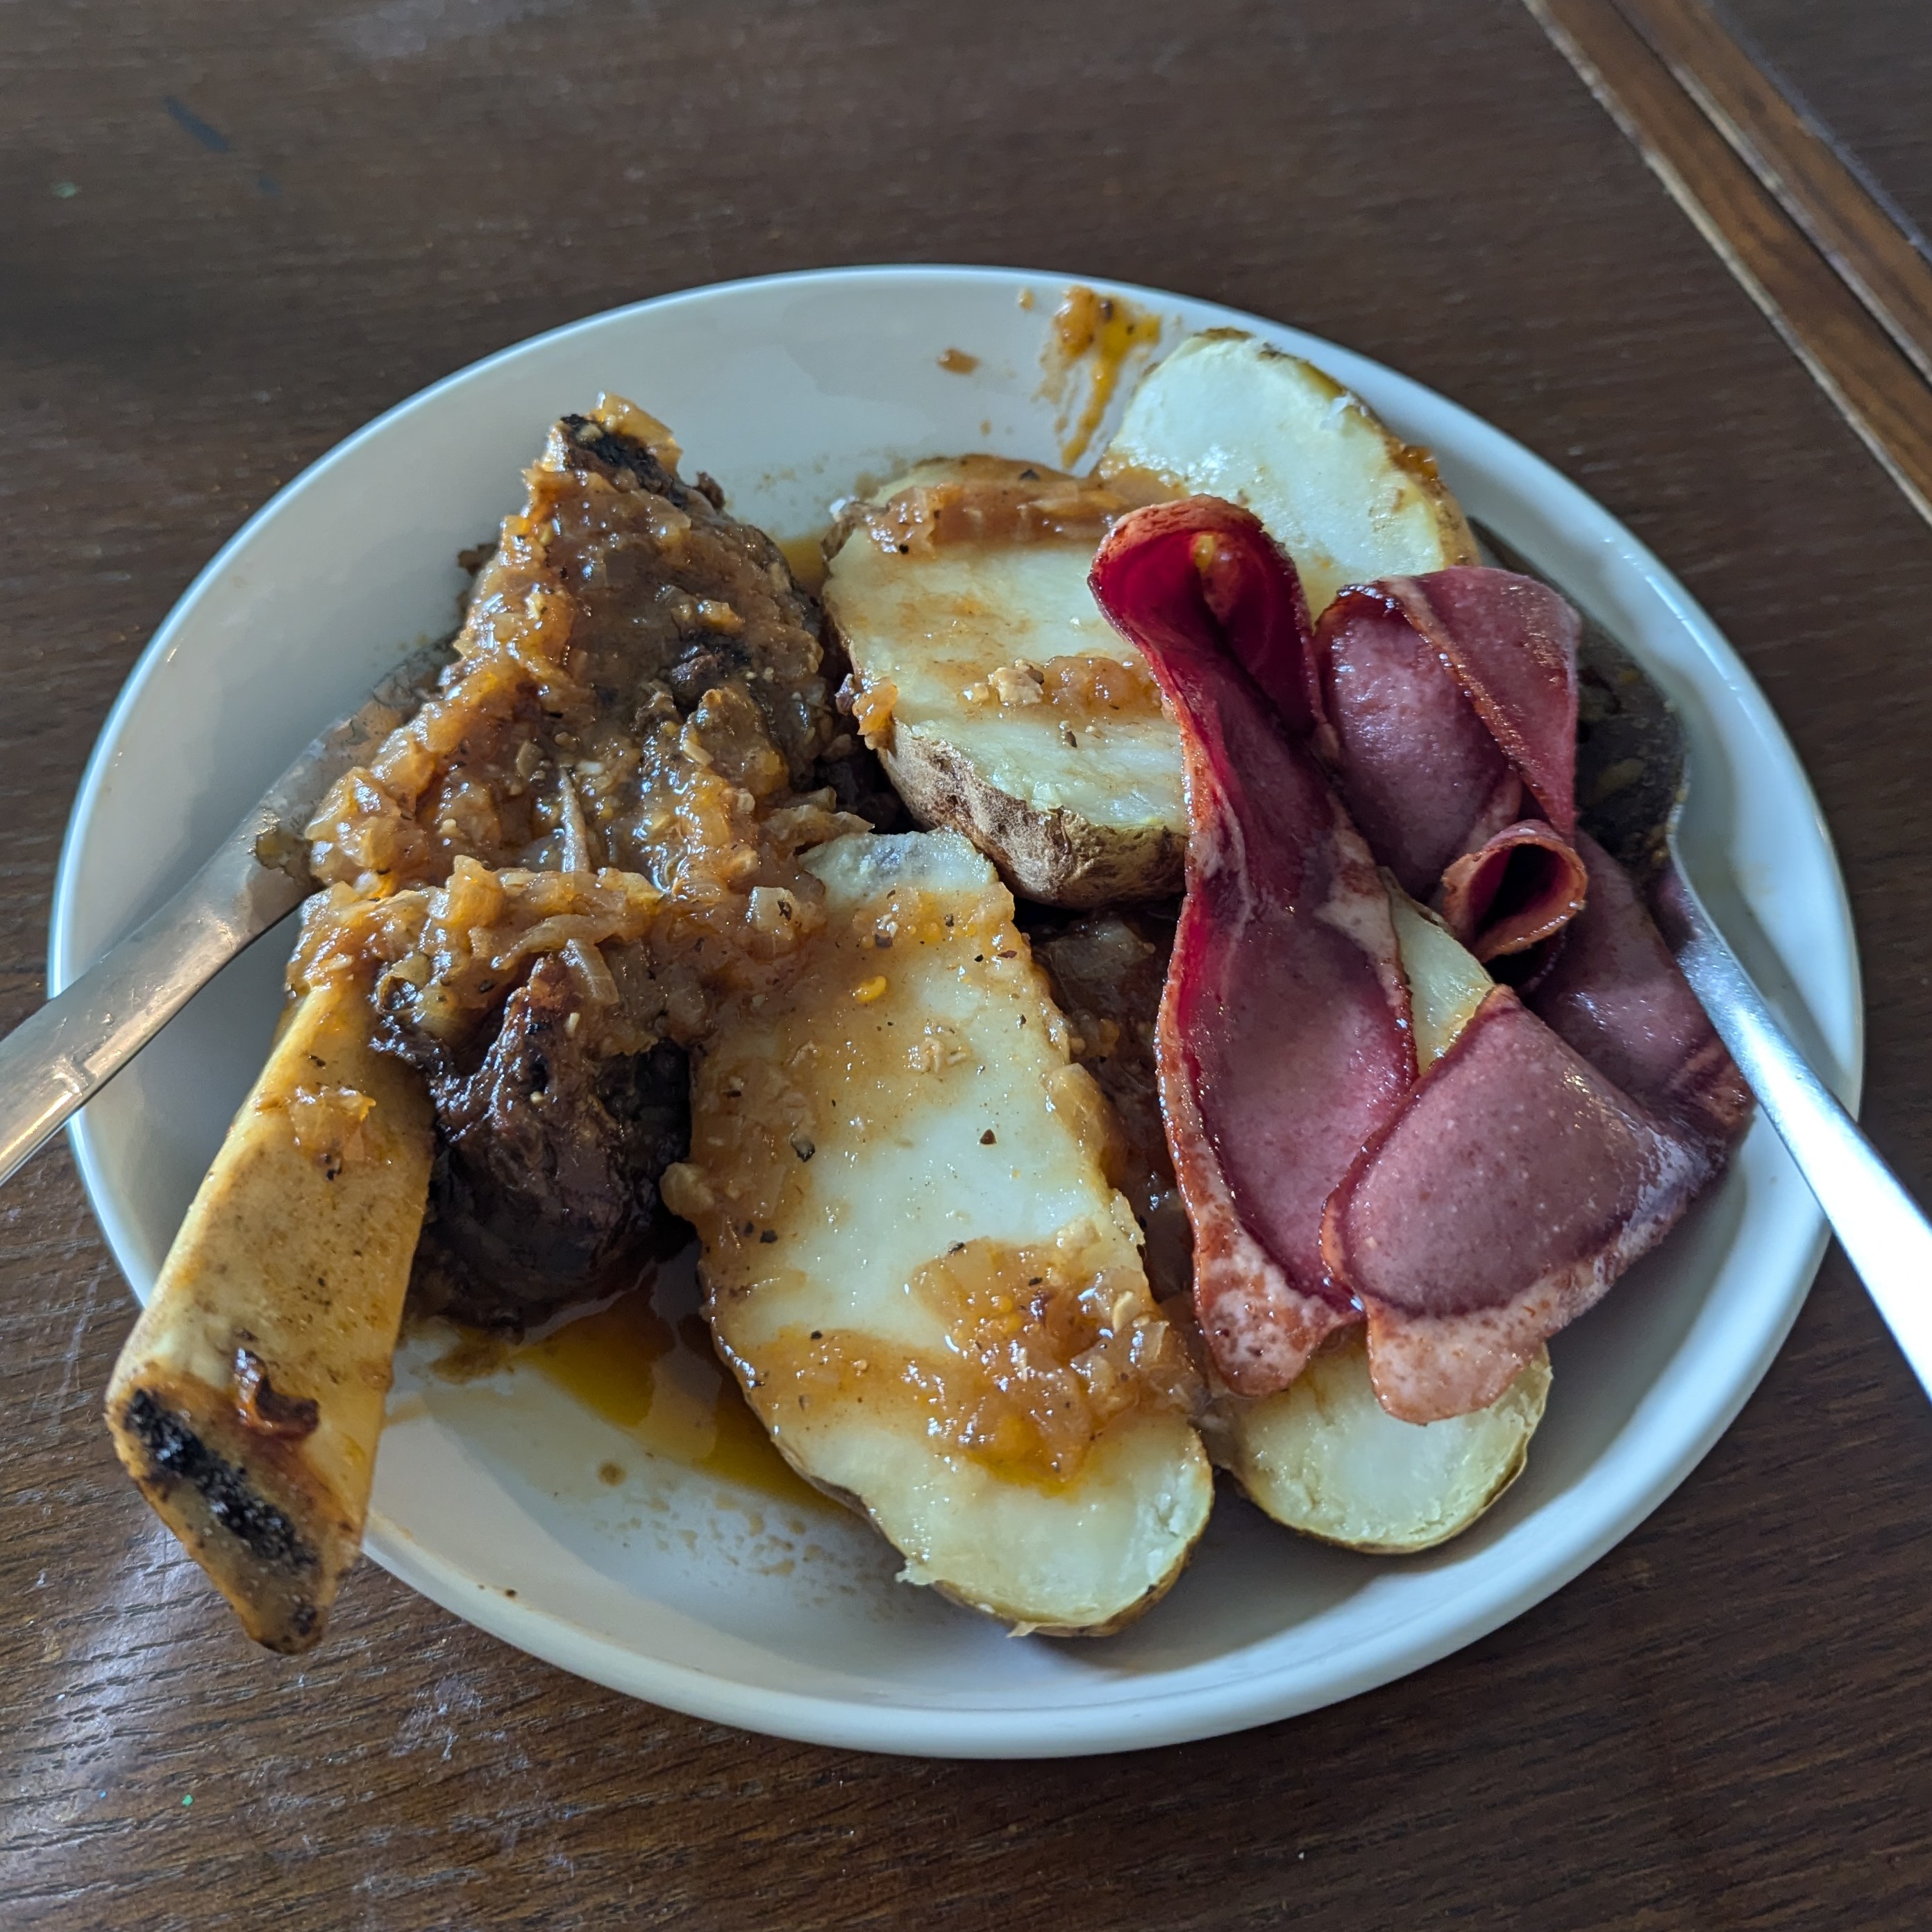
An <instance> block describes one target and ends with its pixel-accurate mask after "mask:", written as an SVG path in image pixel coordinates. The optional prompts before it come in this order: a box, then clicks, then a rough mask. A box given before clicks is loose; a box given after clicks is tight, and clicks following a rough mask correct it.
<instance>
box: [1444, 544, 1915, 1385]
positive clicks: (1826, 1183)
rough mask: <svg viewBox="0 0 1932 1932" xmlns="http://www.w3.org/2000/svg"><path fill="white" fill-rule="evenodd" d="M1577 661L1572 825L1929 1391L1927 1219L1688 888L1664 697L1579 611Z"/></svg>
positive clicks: (1684, 762) (1504, 557)
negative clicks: (1661, 942)
mask: <svg viewBox="0 0 1932 1932" xmlns="http://www.w3.org/2000/svg"><path fill="white" fill-rule="evenodd" d="M1477 535H1478V537H1479V538H1481V541H1482V543H1483V545H1484V548H1485V549H1486V550H1488V551H1489V552H1490V553H1491V554H1492V556H1493V557H1494V559H1495V560H1496V562H1498V563H1499V564H1501V565H1502V566H1503V567H1504V568H1505V569H1508V570H1514V571H1519V572H1520V573H1521V574H1523V575H1524V576H1526V577H1537V578H1538V579H1539V580H1541V581H1544V582H1546V583H1550V587H1551V588H1552V589H1555V590H1556V591H1558V592H1561V593H1562V594H1564V595H1568V592H1564V591H1563V586H1562V585H1561V584H1560V583H1553V582H1551V580H1550V579H1549V578H1548V577H1547V576H1546V575H1545V574H1544V572H1542V571H1539V570H1538V568H1536V567H1535V565H1534V564H1532V563H1531V562H1529V560H1528V559H1526V558H1525V557H1524V556H1523V555H1522V554H1521V553H1520V552H1519V551H1517V550H1514V548H1512V547H1511V546H1510V545H1509V544H1507V543H1505V542H1504V541H1503V540H1502V538H1500V537H1499V536H1497V535H1496V534H1495V533H1494V532H1493V531H1490V530H1489V529H1485V528H1484V527H1483V526H1481V525H1480V524H1479V525H1478V526H1477ZM1571 601H1572V602H1573V603H1574V602H1575V601H1576V600H1575V599H1574V598H1571ZM1579 609H1581V606H1579ZM1577 669H1578V673H1579V677H1580V686H1581V693H1580V694H1581V697H1582V700H1583V702H1582V706H1581V709H1582V712H1583V719H1582V728H1581V729H1580V732H1579V733H1578V740H1577V799H1578V802H1579V816H1580V818H1581V820H1582V821H1583V827H1584V829H1585V830H1586V831H1587V832H1589V834H1590V835H1591V836H1592V838H1595V840H1596V841H1597V842H1598V844H1601V846H1603V847H1604V848H1605V850H1607V851H1609V852H1610V853H1612V854H1613V855H1614V856H1616V857H1617V858H1619V859H1622V862H1624V864H1625V865H1627V866H1628V867H1629V868H1630V869H1631V871H1632V872H1634V874H1636V875H1637V878H1638V879H1639V880H1640V881H1641V882H1643V883H1647V884H1649V886H1650V896H1651V901H1652V905H1653V907H1654V908H1655V910H1656V913H1657V915H1658V925H1659V926H1660V928H1661V930H1662V932H1663V933H1664V939H1665V941H1666V942H1667V944H1669V946H1670V949H1671V950H1672V951H1673V953H1676V956H1677V963H1678V965H1679V966H1680V967H1681V968H1682V969H1683V973H1684V977H1685V979H1687V980H1689V981H1690V983H1691V991H1692V992H1694V993H1695V994H1696V995H1697V998H1698V999H1699V1000H1700V1001H1701V1002H1702V1003H1703V1008H1704V1010H1705V1011H1706V1013H1709V1015H1710V1016H1711V1024H1712V1025H1713V1026H1715V1028H1717V1030H1718V1034H1719V1037H1721V1039H1722V1040H1723V1041H1724V1044H1725V1046H1727V1047H1729V1048H1730V1052H1731V1058H1733V1060H1735V1061H1736V1062H1737V1064H1738V1068H1739V1072H1741V1073H1742V1074H1743V1075H1744V1076H1745V1080H1746V1081H1747V1082H1748V1083H1749V1084H1750V1086H1751V1091H1752V1092H1754V1094H1756V1095H1757V1100H1758V1105H1759V1106H1760V1107H1761V1108H1762V1109H1763V1110H1764V1116H1765V1118H1766V1120H1768V1121H1770V1123H1771V1124H1772V1126H1773V1127H1775V1128H1776V1129H1777V1130H1778V1133H1779V1135H1780V1136H1781V1137H1782V1139H1783V1140H1784V1145H1785V1146H1786V1147H1787V1148H1788V1149H1789V1150H1790V1154H1791V1157H1792V1159H1793V1161H1794V1162H1796V1163H1797V1167H1798V1171H1799V1173H1800V1174H1802V1175H1803V1176H1804V1177H1805V1184H1806V1185H1807V1186H1808V1187H1810V1188H1811V1191H1812V1193H1814V1194H1815V1195H1816V1196H1817V1197H1818V1205H1819V1206H1820V1207H1821V1208H1823V1209H1824V1211H1825V1217H1826V1220H1829V1222H1830V1223H1831V1224H1832V1232H1834V1233H1835V1235H1837V1236H1838V1240H1839V1242H1840V1244H1841V1246H1842V1247H1843V1249H1844V1250H1845V1253H1846V1254H1847V1255H1848V1256H1849V1257H1850V1258H1851V1263H1852V1267H1853V1268H1855V1269H1856V1270H1857V1271H1858V1277H1859V1279H1860V1280H1861V1281H1863V1282H1864V1285H1865V1287H1866V1289H1867V1292H1869V1293H1870V1296H1871V1298H1872V1300H1873V1301H1874V1302H1876V1304H1877V1305H1878V1311H1879V1314H1880V1315H1881V1316H1883V1317H1884V1319H1885V1325H1886V1327H1887V1328H1889V1329H1890V1330H1891V1333H1892V1337H1893V1339H1894V1340H1895V1341H1896V1342H1897V1344H1898V1346H1899V1348H1900V1350H1901V1352H1903V1355H1904V1356H1905V1359H1906V1361H1908V1362H1909V1363H1910V1364H1911V1365H1912V1372H1913V1373H1915V1375H1916V1376H1918V1379H1919V1382H1920V1383H1921V1385H1922V1386H1923V1387H1924V1389H1925V1391H1926V1392H1927V1394H1932V1223H1928V1222H1927V1220H1926V1217H1925V1216H1924V1214H1923V1213H1921V1211H1920V1210H1919V1208H1918V1205H1917V1203H1916V1202H1914V1201H1913V1200H1912V1197H1911V1196H1909V1194H1907V1193H1906V1191H1905V1190H1904V1189H1903V1187H1900V1184H1899V1183H1898V1180H1897V1177H1896V1176H1895V1175H1894V1174H1893V1173H1892V1172H1891V1169H1889V1168H1888V1167H1887V1166H1885V1163H1884V1162H1883V1161H1882V1160H1880V1159H1879V1156H1878V1154H1877V1152H1876V1150H1875V1149H1874V1148H1873V1146H1872V1145H1871V1143H1870V1142H1869V1141H1868V1140H1867V1139H1865V1137H1864V1135H1863V1134H1861V1133H1859V1132H1858V1128H1857V1127H1856V1126H1855V1124H1853V1122H1852V1117H1851V1115H1849V1114H1848V1113H1847V1112H1846V1111H1845V1109H1843V1107H1842V1106H1840V1105H1839V1103H1838V1100H1837V1099H1836V1098H1835V1097H1834V1096H1833V1095H1832V1093H1831V1091H1829V1089H1828V1088H1826V1085H1825V1083H1824V1082H1823V1081H1822V1080H1821V1079H1819V1077H1818V1076H1817V1073H1816V1072H1815V1071H1814V1070H1813V1068H1812V1067H1811V1063H1810V1062H1809V1061H1808V1060H1807V1059H1806V1058H1805V1055H1803V1054H1802V1052H1800V1051H1799V1049H1798V1047H1797V1046H1796V1045H1795V1044H1794V1043H1793V1040H1792V1039H1791V1037H1790V1034H1787V1032H1786V1031H1785V1030H1784V1028H1783V1027H1782V1026H1781V1025H1779V1023H1778V1019H1776V1017H1775V1015H1774V1014H1773V1013H1772V1010H1771V1008H1770V1007H1769V1004H1767V1003H1766V1000H1765V998H1764V995H1763V994H1762V993H1761V992H1759V990H1758V989H1757V986H1756V984H1755V983H1754V982H1753V980H1752V979H1751V975H1750V974H1748V973H1747V972H1746V971H1745V968H1744V966H1743V965H1742V962H1740V961H1739V959H1738V956H1737V955H1736V953H1733V951H1732V950H1731V948H1730V945H1729V944H1728V943H1727V941H1726V940H1725V938H1724V935H1723V934H1722V933H1721V932H1719V931H1718V927H1717V924H1716V922H1715V920H1714V919H1712V916H1711V914H1710V912H1709V909H1708V908H1707V907H1706V905H1705V903H1704V901H1703V898H1701V897H1700V895H1699V894H1698V892H1697V888H1696V886H1694V884H1693V883H1692V882H1691V873H1690V869H1689V868H1688V866H1687V865H1685V859H1684V853H1683V850H1682V847H1681V845H1680V844H1679V837H1678V834H1679V829H1680V827H1681V826H1682V822H1683V817H1684V806H1685V800H1686V799H1688V797H1689V796H1690V793H1691V778H1692V775H1693V773H1692V766H1691V757H1690V748H1689V745H1688V742H1687V741H1686V739H1685V733H1684V728H1683V724H1682V721H1681V720H1680V719H1679V717H1678V715H1677V714H1676V712H1675V711H1673V709H1672V708H1671V706H1670V702H1669V700H1667V698H1666V697H1664V694H1663V693H1662V692H1661V691H1659V690H1658V688H1657V686H1656V685H1655V684H1653V683H1652V682H1651V679H1650V677H1649V674H1648V673H1646V671H1645V670H1643V667H1642V666H1641V665H1640V664H1638V663H1637V661H1636V659H1635V658H1633V657H1632V656H1631V654H1630V652H1628V650H1626V649H1625V648H1624V646H1622V644H1621V643H1619V642H1618V641H1617V640H1616V638H1614V637H1612V636H1611V635H1610V634H1609V632H1608V631H1605V630H1604V628H1603V627H1602V625H1600V624H1598V623H1596V622H1595V621H1594V620H1592V619H1591V618H1590V617H1589V616H1588V614H1587V613H1586V614H1585V615H1584V617H1583V645H1582V648H1581V649H1580V652H1579V654H1578V665H1577Z"/></svg>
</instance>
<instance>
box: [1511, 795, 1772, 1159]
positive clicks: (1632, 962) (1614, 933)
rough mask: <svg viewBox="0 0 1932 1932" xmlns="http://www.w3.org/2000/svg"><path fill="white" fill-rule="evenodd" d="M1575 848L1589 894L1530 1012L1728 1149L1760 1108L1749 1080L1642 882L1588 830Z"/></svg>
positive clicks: (1634, 1092) (1673, 1119)
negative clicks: (1653, 912)
mask: <svg viewBox="0 0 1932 1932" xmlns="http://www.w3.org/2000/svg"><path fill="white" fill-rule="evenodd" d="M1577 851H1578V853H1580V855H1581V856H1582V858H1583V862H1584V864H1585V865H1587V866H1588V867H1589V874H1590V892H1589V899H1588V901H1587V902H1586V904H1585V906H1584V907H1583V912H1582V913H1580V915H1579V916H1578V917H1577V919H1576V921H1575V922H1574V924H1573V925H1572V926H1571V927H1570V929H1569V930H1568V932H1567V933H1566V934H1565V937H1564V943H1563V946H1562V950H1561V951H1559V953H1558V954H1557V956H1556V962H1555V964H1554V965H1553V966H1552V967H1551V968H1550V971H1549V972H1548V973H1547V974H1546V975H1545V976H1544V978H1543V979H1542V980H1541V982H1540V983H1539V984H1538V986H1537V988H1536V989H1535V992H1532V993H1531V994H1529V995H1526V1001H1527V1004H1528V1005H1529V1007H1530V1010H1532V1012H1533V1013H1535V1014H1536V1015H1537V1016H1538V1018H1539V1019H1541V1020H1542V1021H1543V1022H1544V1023H1545V1025H1548V1026H1550V1027H1553V1028H1555V1029H1556V1031H1557V1032H1558V1033H1559V1034H1561V1035H1562V1037H1563V1038H1564V1039H1565V1040H1567V1041H1568V1043H1570V1045H1571V1046H1573V1047H1574V1048H1575V1049H1576V1050H1577V1052H1579V1053H1580V1054H1581V1055H1583V1058H1585V1059H1586V1060H1587V1061H1589V1062H1590V1064H1591V1065H1592V1066H1593V1067H1595V1068H1596V1069H1597V1070H1598V1072H1599V1073H1602V1074H1604V1075H1605V1076H1607V1078H1608V1079H1612V1080H1614V1081H1615V1082H1616V1084H1617V1085H1619V1087H1621V1088H1622V1089H1623V1091H1625V1093H1626V1094H1628V1095H1630V1097H1631V1099H1632V1100H1636V1101H1637V1102H1638V1103H1640V1105H1642V1106H1646V1107H1648V1108H1649V1109H1650V1110H1651V1111H1652V1112H1653V1113H1654V1114H1656V1115H1659V1116H1660V1117H1661V1118H1663V1119H1664V1120H1666V1121H1669V1122H1670V1123H1671V1124H1672V1125H1673V1127H1675V1128H1676V1130H1678V1131H1679V1133H1682V1134H1684V1135H1685V1136H1687V1137H1688V1138H1689V1139H1692V1140H1696V1141H1702V1142H1706V1143H1707V1144H1708V1145H1710V1146H1712V1147H1713V1148H1723V1147H1726V1146H1727V1145H1729V1144H1730V1142H1732V1141H1733V1140H1735V1139H1736V1138H1737V1136H1739V1134H1740V1133H1742V1131H1743V1130H1744V1128H1745V1124H1746V1123H1747V1121H1748V1120H1749V1118H1750V1116H1751V1090H1750V1088H1748V1087H1747V1086H1746V1085H1745V1082H1744V1076H1742V1074H1741V1073H1739V1071H1738V1070H1737V1067H1736V1065H1735V1064H1733V1061H1732V1059H1731V1056H1730V1054H1729V1053H1727V1052H1726V1051H1725V1050H1724V1042H1723V1041H1722V1040H1720V1039H1719V1038H1718V1031H1717V1029H1716V1028H1715V1027H1714V1026H1712V1024H1711V1022H1710V1017H1709V1015H1708V1014H1706V1012H1705V1011H1704V1009H1703V1007H1701V1006H1700V1005H1699V1004H1697V995H1696V994H1694V992H1691V988H1690V986H1689V984H1688V983H1687V981H1686V980H1685V977H1684V975H1683V974H1682V973H1681V972H1680V971H1679V970H1678V966H1677V962H1676V960H1675V959H1673V958H1672V957H1671V956H1670V948H1669V947H1667V946H1666V945H1665V944H1664V935H1662V934H1661V932H1658V929H1657V925H1656V922H1655V920H1653V919H1652V917H1651V916H1650V911H1649V907H1646V905H1645V904H1644V902H1643V898H1642V897H1641V896H1640V894H1639V893H1638V891H1637V886H1636V883H1635V882H1634V880H1632V879H1631V876H1630V874H1628V872H1627V871H1625V870H1624V868H1622V866H1621V865H1619V864H1618V863H1617V862H1616V859H1613V858H1612V857H1611V856H1610V854H1609V853H1607V852H1606V851H1605V850H1604V848H1603V847H1601V845H1599V844H1598V843H1597V841H1595V839H1594V838H1592V837H1591V836H1590V835H1589V833H1587V832H1579V833H1578V834H1577Z"/></svg>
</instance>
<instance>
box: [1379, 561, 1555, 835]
mask: <svg viewBox="0 0 1932 1932" xmlns="http://www.w3.org/2000/svg"><path fill="white" fill-rule="evenodd" d="M1382 588H1383V589H1385V590H1386V591H1387V592H1388V594H1389V595H1391V597H1393V598H1395V599H1396V601H1397V602H1398V603H1400V604H1401V606H1402V607H1403V611H1404V612H1405V613H1406V615H1407V616H1408V618H1409V622H1411V623H1412V624H1413V625H1415V628H1416V630H1417V631H1418V632H1419V633H1420V634H1421V636H1422V637H1424V639H1425V640H1427V643H1429V644H1430V646H1431V647H1432V648H1433V649H1434V650H1435V651H1436V652H1437V653H1438V654H1439V655H1440V657H1441V658H1442V662H1443V664H1444V665H1445V667H1447V668H1448V670H1449V671H1450V672H1451V673H1452V674H1453V676H1454V678H1455V679H1456V682H1457V683H1458V684H1459V685H1460V686H1461V687H1462V689H1463V694H1464V696H1465V697H1467V698H1468V699H1469V702H1470V703H1471V704H1472V706H1475V710H1476V713H1477V715H1478V716H1479V717H1480V718H1481V719H1482V721H1483V722H1484V724H1486V725H1487V726H1488V727H1489V729H1490V733H1491V734H1492V736H1493V737H1494V738H1495V739H1496V743H1497V745H1498V746H1499V748H1501V750H1502V754H1503V755H1504V757H1506V758H1508V760H1509V761H1510V763H1511V765H1513V766H1514V767H1515V768H1516V769H1517V771H1518V772H1520V773H1521V774H1522V776H1523V783H1524V784H1526V785H1527V786H1528V787H1529V790H1530V794H1531V796H1532V797H1533V798H1535V800H1536V802H1537V803H1538V805H1539V806H1541V808H1542V811H1543V815H1544V817H1545V818H1547V819H1548V820H1549V821H1550V823H1551V824H1552V825H1553V826H1555V827H1556V829H1557V830H1558V832H1560V833H1561V834H1562V835H1563V836H1564V837H1565V838H1568V837H1569V836H1570V835H1571V833H1572V832H1574V831H1575V829H1576V828H1577V805H1576V789H1577V643H1578V642H1579V641H1580V638H1581V636H1582V631H1583V627H1582V625H1580V622H1578V620H1577V613H1576V612H1575V611H1574V610H1572V609H1571V607H1570V605H1569V604H1568V603H1567V602H1565V600H1564V599H1563V598H1561V597H1559V595H1557V594H1556V592H1555V591H1553V589H1550V586H1549V585H1548V584H1547V583H1538V581H1537V580H1536V579H1535V577H1519V576H1518V575H1517V574H1516V572H1515V571H1512V570H1490V569H1487V568H1484V567H1482V566H1480V565H1458V566H1457V567H1456V568H1454V569H1451V570H1435V571H1430V573H1429V574H1428V575H1427V576H1426V577H1389V578H1388V579H1387V580H1385V583H1384V584H1383V586H1382Z"/></svg>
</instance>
